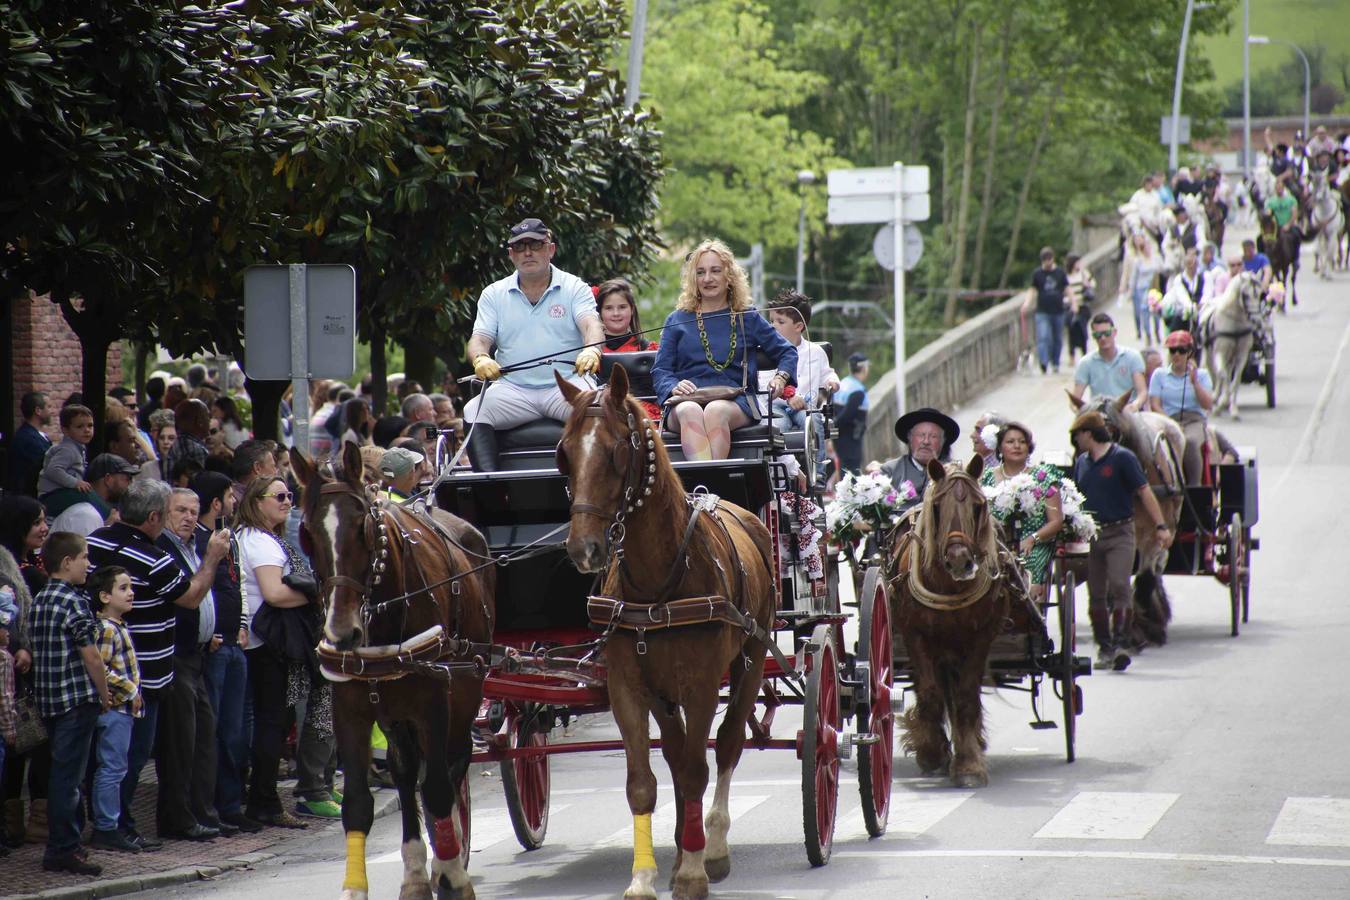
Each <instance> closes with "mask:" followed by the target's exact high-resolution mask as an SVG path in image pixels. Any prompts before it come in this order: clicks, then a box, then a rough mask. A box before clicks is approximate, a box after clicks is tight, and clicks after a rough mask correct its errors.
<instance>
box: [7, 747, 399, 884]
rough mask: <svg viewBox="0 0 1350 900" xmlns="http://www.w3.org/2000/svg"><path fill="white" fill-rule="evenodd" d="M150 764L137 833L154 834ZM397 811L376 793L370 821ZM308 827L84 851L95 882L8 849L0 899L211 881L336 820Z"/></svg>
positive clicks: (392, 800) (35, 847)
mask: <svg viewBox="0 0 1350 900" xmlns="http://www.w3.org/2000/svg"><path fill="white" fill-rule="evenodd" d="M154 768H155V767H154V765H153V764H152V765H148V766H146V767H145V774H143V775H142V776H141V785H140V788H139V789H138V790H137V791H136V804H135V813H136V820H137V821H138V822H139V823H141V824H142V831H144V833H145V834H147V835H152V836H153V835H154V833H155V828H154V822H155V796H156V793H157V791H158V785H157V783H156V780H155V773H154ZM294 787H295V782H294V780H290V781H283V782H281V783H279V784H278V785H277V791H278V793H280V794H281V796H282V798H283V799H285V800H286V801H287V802H292V801H291V791H292V790H293V789H294ZM398 808H399V804H398V792H397V791H395V790H393V789H381V790H377V791H375V817H376V818H377V819H378V818H380V817H381V816H384V815H387V814H389V813H391V812H394V811H395V810H397V809H398ZM304 821H306V822H307V823H309V827H308V828H306V829H304V830H303V831H300V830H291V829H286V828H264V829H263V830H262V831H260V832H257V833H256V834H244V833H243V832H240V833H239V834H237V835H235V836H234V837H229V838H225V837H220V838H216V839H215V840H213V841H202V842H198V841H165V842H164V846H163V847H161V848H159V849H158V850H151V851H146V852H144V853H119V852H116V851H112V850H95V849H93V848H89V859H90V860H91V861H93V862H96V863H98V864H99V865H100V866H102V867H103V874H102V875H100V876H98V877H96V878H95V877H88V876H83V875H70V874H66V873H57V872H46V871H43V869H42V851H43V847H42V846H41V845H39V844H25V845H24V846H23V847H20V848H18V849H17V850H11V851H10V853H9V856H7V857H5V858H4V859H3V860H0V872H3V873H4V875H3V878H0V900H29V898H36V897H43V898H51V897H60V898H72V900H73V898H93V897H114V896H117V895H119V894H133V893H136V892H137V891H146V890H152V889H154V888H163V887H168V886H170V885H175V884H186V883H188V882H193V881H199V880H202V879H206V878H213V877H215V876H217V875H220V874H221V873H222V872H227V871H229V870H231V869H239V868H246V867H249V866H253V865H256V864H258V863H261V862H263V861H264V860H268V859H271V858H273V857H274V856H278V855H280V854H281V853H282V852H284V849H283V846H282V845H284V844H287V843H289V842H291V841H294V840H297V839H302V838H303V839H312V838H314V837H316V836H317V835H319V834H324V833H327V832H330V831H336V830H340V829H341V828H342V822H341V820H338V819H333V820H331V821H325V820H323V819H305V820H304ZM86 834H87V831H86Z"/></svg>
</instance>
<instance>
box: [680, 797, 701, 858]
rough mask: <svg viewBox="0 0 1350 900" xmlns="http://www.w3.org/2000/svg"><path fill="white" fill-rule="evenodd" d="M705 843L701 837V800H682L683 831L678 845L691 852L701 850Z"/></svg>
mask: <svg viewBox="0 0 1350 900" xmlns="http://www.w3.org/2000/svg"><path fill="white" fill-rule="evenodd" d="M705 843H706V841H705V840H704V837H703V801H702V800H686V801H684V832H683V834H681V835H680V846H681V847H683V848H684V849H685V850H688V851H690V852H691V853H693V852H695V851H698V850H702V849H703V845H704V844H705Z"/></svg>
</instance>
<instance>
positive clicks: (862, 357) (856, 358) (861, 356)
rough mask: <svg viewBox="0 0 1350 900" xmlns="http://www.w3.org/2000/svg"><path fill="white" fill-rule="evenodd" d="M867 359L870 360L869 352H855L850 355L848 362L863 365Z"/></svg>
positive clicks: (852, 364) (851, 364)
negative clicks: (868, 357)
mask: <svg viewBox="0 0 1350 900" xmlns="http://www.w3.org/2000/svg"><path fill="white" fill-rule="evenodd" d="M867 361H868V360H867V354H866V353H853V354H851V355H850V356H849V358H848V364H849V365H850V366H857V365H861V364H862V363H865V362H867Z"/></svg>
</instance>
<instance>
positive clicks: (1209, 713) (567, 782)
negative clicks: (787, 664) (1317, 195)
mask: <svg viewBox="0 0 1350 900" xmlns="http://www.w3.org/2000/svg"><path fill="white" fill-rule="evenodd" d="M1310 269H1311V265H1310V261H1309V265H1308V266H1307V268H1306V270H1305V277H1304V279H1303V291H1302V299H1303V303H1302V304H1301V305H1300V306H1298V307H1296V308H1293V309H1292V310H1291V311H1290V313H1289V315H1288V316H1286V317H1283V318H1280V319H1279V320H1278V321H1277V325H1276V328H1277V335H1278V341H1279V343H1278V351H1277V352H1278V357H1277V358H1278V367H1277V370H1278V386H1279V401H1280V402H1279V406H1278V408H1276V409H1274V410H1268V409H1266V408H1265V405H1264V396H1263V395H1261V394H1260V393H1259V392H1260V389H1259V387H1256V386H1248V387H1246V388H1244V390H1243V392H1242V400H1243V407H1244V412H1243V414H1242V419H1241V421H1240V422H1236V423H1232V422H1224V423H1223V427H1224V429H1225V430H1226V431H1227V432H1228V434H1229V435H1230V437H1231V438H1232V439H1233V440H1234V442H1235V443H1237V444H1238V445H1242V446H1249V447H1255V448H1256V449H1257V451H1258V455H1259V472H1260V480H1261V518H1260V521H1259V523H1258V524H1257V526H1256V534H1257V536H1258V537H1259V538H1260V541H1261V548H1260V550H1259V551H1257V552H1256V553H1255V554H1254V556H1255V560H1254V563H1253V567H1254V572H1253V578H1252V614H1251V621H1250V622H1249V623H1248V624H1247V625H1246V626H1245V627H1244V629H1243V631H1242V635H1241V636H1240V637H1238V638H1231V637H1229V636H1228V602H1227V593H1226V589H1225V588H1224V587H1223V586H1221V585H1220V584H1218V583H1217V582H1215V581H1213V580H1212V579H1203V578H1169V579H1168V588H1169V591H1170V592H1171V595H1172V599H1173V606H1174V609H1175V619H1174V621H1173V624H1172V628H1171V640H1170V642H1169V644H1168V645H1167V646H1166V647H1162V648H1155V649H1150V650H1148V651H1147V652H1146V653H1144V654H1143V655H1141V656H1140V657H1138V658H1137V659H1136V661H1135V664H1134V665H1133V666H1132V667H1131V668H1130V669H1129V670H1128V671H1127V672H1125V673H1121V674H1115V673H1098V674H1094V675H1093V676H1092V677H1090V678H1088V679H1085V680H1084V681H1083V682H1082V684H1083V689H1084V694H1085V702H1084V706H1085V709H1084V713H1083V715H1082V716H1081V717H1080V719H1079V727H1078V760H1077V762H1075V763H1073V764H1072V765H1069V764H1066V763H1065V761H1064V757H1063V736H1062V733H1061V732H1060V731H1059V730H1039V731H1038V730H1032V729H1030V728H1029V727H1028V722H1029V720H1030V719H1031V718H1032V716H1031V712H1030V709H1029V707H1028V703H1027V698H1026V697H1025V696H1024V695H1022V694H1018V693H1015V692H1011V691H1000V692H997V693H989V694H987V695H986V697H985V707H986V710H987V713H988V721H989V748H990V749H989V757H990V766H991V783H990V786H989V787H987V788H985V789H982V790H979V791H958V790H955V789H953V788H951V787H949V786H947V785H946V783H945V782H943V781H941V780H935V779H925V778H920V777H918V775H917V770H916V768H915V766H914V763H913V760H912V759H907V758H904V757H899V758H897V760H896V779H895V784H894V787H895V795H894V799H893V804H892V813H891V828H890V831H889V833H888V834H887V835H886V836H885V837H883V838H881V839H876V840H868V839H867V837H866V833H865V831H864V830H863V827H862V821H861V816H860V814H859V813H858V800H857V788H856V770H855V768H854V764H853V763H852V762H848V763H845V769H844V785H843V787H842V788H841V802H840V813H839V829H838V832H837V836H836V842H835V848H834V858H833V860H832V861H831V863H830V865H828V866H826V867H824V868H821V869H812V868H811V867H810V866H809V865H808V864H807V861H806V858H805V854H804V852H803V849H802V838H801V835H802V824H801V799H800V797H801V794H800V787H799V784H800V782H799V773H800V764H799V763H798V762H797V760H796V759H795V758H794V756H793V754H791V753H787V752H782V751H773V752H763V753H757V752H748V753H747V754H746V757H745V760H744V761H743V763H742V765H741V769H740V771H739V772H738V777H737V779H736V781H735V783H734V787H733V791H732V815H733V824H732V829H731V834H730V840H731V844H732V858H733V866H734V868H733V871H732V874H731V877H730V878H729V879H728V880H727V881H725V882H723V883H722V884H721V885H714V889H713V896H715V897H724V898H732V897H740V898H788V897H791V898H834V897H850V898H865V897H878V898H881V897H885V898H891V897H962V898H964V897H995V896H996V897H999V898H1001V900H1004V898H1021V897H1026V898H1040V897H1130V898H1137V897H1147V898H1164V897H1188V898H1190V897H1196V898H1224V900H1230V898H1245V897H1300V898H1323V897H1326V898H1331V897H1350V766H1348V765H1347V759H1350V755H1348V754H1347V750H1346V748H1347V747H1350V717H1347V715H1346V711H1345V710H1346V699H1347V697H1346V692H1347V684H1350V662H1348V661H1347V660H1348V659H1350V653H1348V652H1347V651H1348V650H1350V603H1348V602H1347V596H1346V590H1345V579H1344V575H1343V572H1344V568H1343V567H1344V565H1345V559H1346V557H1345V555H1344V554H1345V552H1346V551H1345V547H1346V546H1347V544H1346V538H1345V531H1344V530H1343V528H1342V526H1341V522H1342V520H1343V519H1344V518H1345V514H1346V510H1347V504H1346V497H1347V493H1348V492H1347V490H1346V487H1345V485H1344V484H1343V482H1342V479H1344V478H1346V477H1347V474H1350V464H1348V463H1347V461H1346V455H1345V449H1344V448H1346V447H1347V446H1350V388H1348V387H1347V386H1346V385H1345V384H1344V382H1345V380H1346V377H1347V373H1350V361H1347V360H1346V357H1347V356H1350V350H1348V349H1347V348H1348V347H1350V303H1347V300H1348V299H1350V298H1348V297H1347V291H1346V286H1347V284H1350V276H1347V275H1345V274H1340V275H1338V276H1337V279H1336V280H1335V281H1333V282H1331V283H1330V284H1327V283H1318V282H1316V281H1315V280H1314V279H1313V278H1312V277H1311V275H1309V274H1306V272H1308V271H1310ZM1122 313H1124V311H1123V310H1122ZM1118 318H1119V320H1120V321H1121V323H1122V324H1123V325H1125V328H1124V329H1123V331H1126V332H1128V331H1130V330H1131V329H1130V327H1129V325H1128V314H1123V315H1121V316H1119V317H1118ZM1068 380H1069V377H1068V375H1067V374H1066V375H1065V376H1061V377H1059V378H1055V377H1054V376H1051V377H1042V376H1040V375H1035V376H1027V375H1013V376H1010V377H1009V378H1008V379H1006V380H1005V381H1004V382H1003V383H1002V384H1000V385H997V386H996V387H995V388H994V389H992V390H990V391H989V392H987V394H986V395H985V396H983V397H981V398H979V399H978V400H976V401H973V402H972V403H971V404H969V406H968V407H967V408H966V409H964V410H961V411H958V416H959V418H958V421H960V422H961V423H962V424H963V426H966V425H968V424H969V423H970V422H971V421H973V420H974V418H975V415H976V414H977V413H978V411H979V410H980V409H985V408H991V407H992V408H996V409H998V410H1000V411H1002V412H1004V413H1005V414H1008V415H1013V416H1016V417H1018V418H1021V419H1023V420H1024V421H1026V422H1027V423H1028V424H1029V425H1031V427H1032V428H1033V429H1034V430H1035V431H1036V437H1037V442H1038V445H1039V447H1040V448H1041V449H1042V450H1048V449H1051V448H1063V447H1066V446H1067V440H1068V438H1067V433H1066V432H1067V425H1068V422H1069V418H1070V416H1069V411H1068V407H1067V405H1066V404H1065V401H1064V398H1063V392H1062V391H1061V390H1060V388H1061V387H1063V386H1065V385H1067V383H1068ZM1078 614H1079V620H1080V627H1079V645H1080V648H1086V647H1087V645H1089V644H1090V634H1089V629H1088V628H1087V623H1086V591H1085V590H1083V589H1080V590H1079V592H1078ZM1080 652H1088V651H1087V650H1086V649H1081V650H1080ZM790 712H791V711H788V713H785V714H783V715H780V717H779V723H780V727H779V729H778V732H779V734H780V735H791V734H793V733H794V731H795V729H796V727H797V724H796V723H797V721H799V720H798V719H797V718H795V717H794V716H792V715H790ZM1048 715H1049V716H1050V717H1051V718H1056V719H1057V718H1058V717H1059V712H1058V707H1057V705H1053V706H1051V707H1050V710H1049V713H1048ZM611 732H612V725H611V724H610V723H609V722H608V721H607V720H606V719H604V718H597V719H594V720H591V721H589V722H586V723H583V724H582V725H581V726H580V727H579V728H578V730H577V736H578V737H580V736H592V735H601V734H609V733H611ZM656 767H657V770H658V772H662V770H663V768H664V767H663V766H661V765H660V764H659V757H658V759H657V766H656ZM552 771H553V785H554V790H553V805H552V821H551V825H550V829H549V834H548V839H547V843H546V845H545V846H544V847H543V848H542V849H540V850H538V851H534V852H530V853H526V852H523V851H521V850H520V849H519V847H518V846H517V845H516V843H515V840H514V837H513V836H512V833H511V831H510V826H509V824H508V823H507V819H506V814H505V808H504V803H503V800H502V795H501V785H500V779H499V778H498V777H497V776H496V775H495V773H476V774H475V775H474V777H473V787H472V789H473V794H474V824H473V855H472V861H471V864H470V875H471V876H472V878H473V882H474V885H475V888H476V890H477V893H478V896H479V897H483V898H494V897H503V898H506V897H510V898H525V897H530V898H545V897H547V898H573V897H577V898H580V897H617V896H619V895H620V894H621V893H622V891H623V888H624V887H625V886H626V884H627V882H628V869H629V865H630V862H631V855H630V850H629V816H628V811H627V807H626V803H625V801H624V796H623V790H622V788H623V777H624V775H623V772H624V763H623V760H622V757H621V755H620V754H595V755H584V756H582V755H577V756H568V757H559V758H555V760H554V764H553V770H552ZM667 785H668V778H665V777H663V778H662V794H661V800H660V801H659V802H660V803H661V804H665V803H668V802H669V801H670V798H671V794H670V792H669V789H668V787H667ZM672 828H673V825H667V824H664V819H663V814H662V812H661V809H660V807H658V814H657V819H656V825H655V831H656V838H657V861H658V864H659V865H660V866H661V867H662V877H661V879H660V880H659V882H658V883H659V884H661V885H664V884H665V880H666V878H667V877H668V875H669V871H670V867H671V865H672V862H673V857H674V851H673V849H672V843H671V835H670V831H671V829H672ZM398 832H399V826H398V824H397V818H396V817H390V818H386V819H382V820H380V821H379V822H377V823H376V827H375V830H374V833H373V834H372V835H371V839H370V844H369V853H368V855H369V859H370V860H371V862H370V866H369V873H370V881H371V896H372V897H378V898H384V897H395V896H397V893H398V883H399V881H400V878H401V873H402V867H401V865H400V863H399V862H398V853H397V850H398V845H399V841H400V835H399V833H398ZM342 854H343V844H342V837H341V834H340V833H339V831H338V830H337V829H332V830H329V831H327V832H325V833H323V834H321V835H308V836H306V837H304V838H301V839H298V840H297V841H296V842H295V843H293V844H292V845H290V846H289V848H288V852H287V853H286V854H284V855H283V856H282V857H280V858H278V859H277V860H274V861H272V862H270V863H266V864H263V865H261V866H259V867H258V868H256V869H254V870H251V871H246V872H237V873H233V874H230V875H228V876H226V877H223V878H221V879H220V880H218V881H216V882H213V883H209V884H199V885H192V886H188V887H183V888H179V889H176V890H173V891H160V892H158V893H157V896H165V895H172V896H181V897H191V898H202V900H205V898H249V900H258V898H281V897H295V896H316V895H318V896H331V897H336V896H337V893H338V891H339V887H340V882H341V879H342V872H343V865H342V858H343V857H342Z"/></svg>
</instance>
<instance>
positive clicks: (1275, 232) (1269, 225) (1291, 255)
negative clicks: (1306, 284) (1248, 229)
mask: <svg viewBox="0 0 1350 900" xmlns="http://www.w3.org/2000/svg"><path fill="white" fill-rule="evenodd" d="M1260 221H1261V234H1260V236H1259V237H1258V238H1257V241H1256V243H1257V249H1259V250H1260V251H1261V252H1262V253H1264V254H1265V255H1266V257H1267V258H1268V259H1269V260H1270V271H1271V274H1272V275H1273V278H1274V280H1276V281H1279V282H1280V283H1281V284H1283V285H1284V290H1285V293H1286V294H1288V296H1289V299H1290V301H1291V302H1292V303H1293V304H1294V305H1295V306H1298V290H1297V288H1296V287H1295V285H1296V283H1297V282H1298V253H1299V247H1300V246H1301V242H1300V240H1299V236H1298V235H1297V234H1295V233H1294V231H1293V230H1292V229H1290V230H1286V229H1283V228H1280V227H1279V226H1278V225H1277V224H1276V223H1275V217H1274V216H1273V215H1271V214H1270V213H1262V214H1261V219H1260ZM1280 311H1281V312H1283V311H1284V304H1283V303H1281V304H1280Z"/></svg>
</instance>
